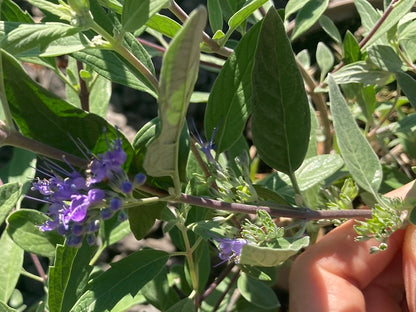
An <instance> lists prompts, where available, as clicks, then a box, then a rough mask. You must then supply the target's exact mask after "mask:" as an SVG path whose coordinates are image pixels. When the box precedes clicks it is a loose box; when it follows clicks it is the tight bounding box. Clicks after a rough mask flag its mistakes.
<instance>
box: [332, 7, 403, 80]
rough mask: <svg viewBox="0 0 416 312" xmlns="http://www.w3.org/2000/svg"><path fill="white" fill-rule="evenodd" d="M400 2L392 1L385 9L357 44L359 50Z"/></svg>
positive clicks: (337, 68)
mask: <svg viewBox="0 0 416 312" xmlns="http://www.w3.org/2000/svg"><path fill="white" fill-rule="evenodd" d="M399 1H401V0H392V1H391V2H390V4H389V6H388V7H387V9H386V11H384V13H383V15H382V16H381V17H380V19H379V20H378V21H377V23H376V24H375V25H374V27H373V28H372V29H371V30H370V32H369V33H368V34H367V36H365V37H364V38H363V39H362V40H361V41H360V42H359V43H358V46H359V47H360V49H361V48H362V47H364V46H365V45H366V43H367V42H368V41H369V40H370V39H371V38H372V37H373V36H374V34H375V33H376V32H377V30H379V28H380V26H381V24H383V23H384V21H385V20H386V19H387V17H388V16H389V15H390V14H391V12H392V11H393V9H394V6H395V5H396V4H397V3H398V2H399ZM344 65H345V64H344V62H343V61H341V62H340V63H339V64H338V66H337V67H336V68H335V69H334V70H333V71H332V72H331V74H333V73H335V72H337V71H338V70H340V69H341V68H342V67H344Z"/></svg>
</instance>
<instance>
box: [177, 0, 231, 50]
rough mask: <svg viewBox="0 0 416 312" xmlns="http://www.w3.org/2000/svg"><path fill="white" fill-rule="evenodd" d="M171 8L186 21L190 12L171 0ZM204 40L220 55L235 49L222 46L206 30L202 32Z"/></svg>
mask: <svg viewBox="0 0 416 312" xmlns="http://www.w3.org/2000/svg"><path fill="white" fill-rule="evenodd" d="M169 10H170V11H171V12H172V13H173V14H175V16H176V17H177V18H178V19H179V20H180V21H181V22H182V23H184V22H185V21H186V20H187V19H188V18H189V16H188V14H186V13H185V11H184V10H182V8H181V7H180V6H179V5H178V4H177V3H176V2H175V1H171V2H170V6H169ZM202 40H203V41H204V42H205V43H206V44H207V45H208V46H209V47H210V48H211V50H212V51H213V52H214V53H217V54H219V55H222V56H225V57H229V56H230V55H231V53H232V52H233V50H231V49H229V48H226V47H220V46H219V45H218V44H217V43H216V42H215V41H214V40H212V39H211V38H210V36H208V35H207V34H206V33H205V32H203V33H202Z"/></svg>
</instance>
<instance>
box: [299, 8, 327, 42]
mask: <svg viewBox="0 0 416 312" xmlns="http://www.w3.org/2000/svg"><path fill="white" fill-rule="evenodd" d="M328 3H329V0H309V1H307V2H306V3H305V4H304V5H303V6H302V8H301V9H300V11H299V12H298V14H297V16H296V23H295V27H294V28H293V32H292V36H291V40H294V39H296V38H297V37H299V36H300V35H301V34H303V33H304V32H305V31H307V30H308V29H309V28H311V26H312V25H313V24H315V23H316V22H317V21H318V20H319V18H320V17H321V15H322V14H323V13H324V12H325V10H326V8H327V7H328Z"/></svg>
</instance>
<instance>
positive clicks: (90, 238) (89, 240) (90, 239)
mask: <svg viewBox="0 0 416 312" xmlns="http://www.w3.org/2000/svg"><path fill="white" fill-rule="evenodd" d="M87 243H88V245H90V246H92V245H95V244H96V243H97V237H96V236H95V235H93V234H88V235H87Z"/></svg>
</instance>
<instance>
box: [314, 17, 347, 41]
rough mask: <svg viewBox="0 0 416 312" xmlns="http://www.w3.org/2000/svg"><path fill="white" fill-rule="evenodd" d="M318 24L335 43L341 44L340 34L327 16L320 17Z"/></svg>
mask: <svg viewBox="0 0 416 312" xmlns="http://www.w3.org/2000/svg"><path fill="white" fill-rule="evenodd" d="M319 24H320V25H321V27H322V29H323V30H324V31H325V32H326V33H327V34H328V35H329V36H330V37H331V38H332V39H334V40H335V42H336V43H338V44H342V38H341V34H340V33H339V31H338V28H337V26H335V23H334V22H333V21H332V20H331V19H330V18H329V17H328V16H326V15H322V16H321V17H320V18H319Z"/></svg>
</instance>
